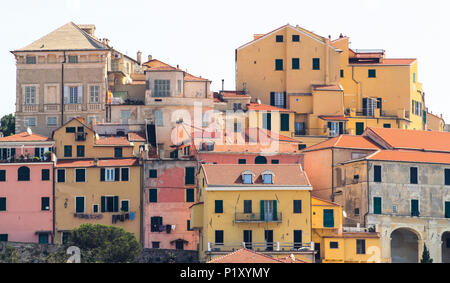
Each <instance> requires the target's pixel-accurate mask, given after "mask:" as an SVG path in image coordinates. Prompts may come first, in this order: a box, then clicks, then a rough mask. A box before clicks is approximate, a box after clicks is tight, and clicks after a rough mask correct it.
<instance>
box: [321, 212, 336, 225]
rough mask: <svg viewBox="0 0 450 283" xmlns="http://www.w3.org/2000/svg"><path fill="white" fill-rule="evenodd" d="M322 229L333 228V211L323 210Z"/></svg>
mask: <svg viewBox="0 0 450 283" xmlns="http://www.w3.org/2000/svg"><path fill="white" fill-rule="evenodd" d="M323 227H326V228H333V227H334V210H333V209H324V210H323Z"/></svg>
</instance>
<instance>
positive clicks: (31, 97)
mask: <svg viewBox="0 0 450 283" xmlns="http://www.w3.org/2000/svg"><path fill="white" fill-rule="evenodd" d="M25 104H36V87H34V86H27V87H25Z"/></svg>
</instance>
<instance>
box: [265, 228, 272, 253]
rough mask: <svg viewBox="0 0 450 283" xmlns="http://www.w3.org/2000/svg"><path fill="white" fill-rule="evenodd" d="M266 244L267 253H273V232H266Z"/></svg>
mask: <svg viewBox="0 0 450 283" xmlns="http://www.w3.org/2000/svg"><path fill="white" fill-rule="evenodd" d="M264 243H265V248H266V251H273V230H265V231H264Z"/></svg>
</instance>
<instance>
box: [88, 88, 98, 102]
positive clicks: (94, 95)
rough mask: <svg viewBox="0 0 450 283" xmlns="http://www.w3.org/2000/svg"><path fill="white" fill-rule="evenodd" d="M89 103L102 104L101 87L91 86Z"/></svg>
mask: <svg viewBox="0 0 450 283" xmlns="http://www.w3.org/2000/svg"><path fill="white" fill-rule="evenodd" d="M89 103H90V104H99V103H100V86H99V85H91V86H89Z"/></svg>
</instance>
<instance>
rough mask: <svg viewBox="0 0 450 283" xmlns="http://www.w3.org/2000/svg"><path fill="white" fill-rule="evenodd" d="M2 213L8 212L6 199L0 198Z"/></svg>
mask: <svg viewBox="0 0 450 283" xmlns="http://www.w3.org/2000/svg"><path fill="white" fill-rule="evenodd" d="M0 211H6V198H0Z"/></svg>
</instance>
